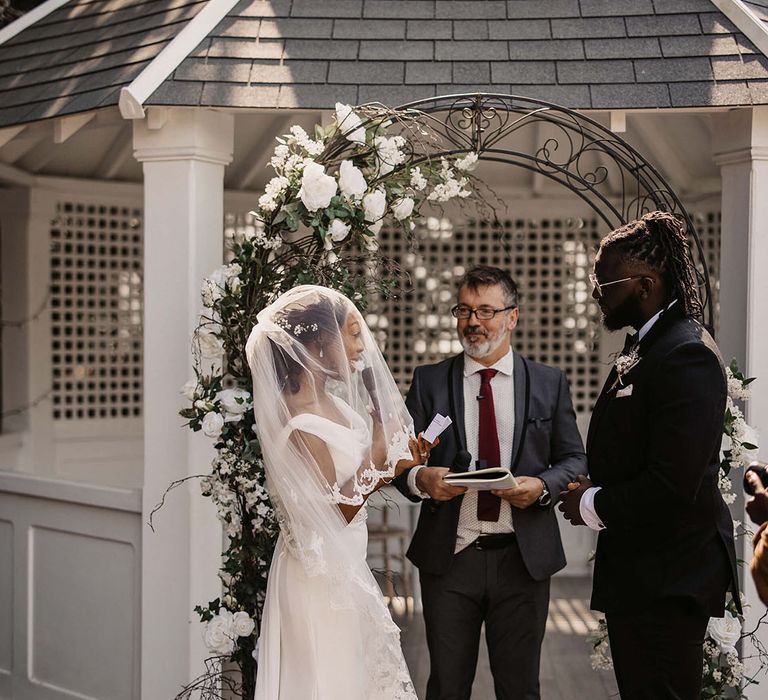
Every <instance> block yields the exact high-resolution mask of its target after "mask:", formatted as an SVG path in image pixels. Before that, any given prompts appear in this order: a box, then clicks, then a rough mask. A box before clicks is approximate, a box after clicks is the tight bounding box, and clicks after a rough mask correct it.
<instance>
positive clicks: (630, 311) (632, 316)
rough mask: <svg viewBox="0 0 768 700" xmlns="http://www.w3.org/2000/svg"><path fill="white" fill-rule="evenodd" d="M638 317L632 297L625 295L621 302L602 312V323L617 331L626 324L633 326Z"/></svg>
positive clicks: (610, 329)
mask: <svg viewBox="0 0 768 700" xmlns="http://www.w3.org/2000/svg"><path fill="white" fill-rule="evenodd" d="M638 317H639V314H638V309H637V303H636V300H635V298H634V297H627V298H626V299H625V300H624V301H623V302H622V303H621V304H619V305H618V306H617V307H616V308H614V309H611V310H610V311H608V312H607V313H606V312H603V313H602V319H601V320H602V322H603V325H604V326H605V327H606V328H607V329H608V330H609V331H619V330H621V329H622V328H626V327H627V326H634V325H635V321H636V319H637V318H638Z"/></svg>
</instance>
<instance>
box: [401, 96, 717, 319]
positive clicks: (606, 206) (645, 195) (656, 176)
mask: <svg viewBox="0 0 768 700" xmlns="http://www.w3.org/2000/svg"><path fill="white" fill-rule="evenodd" d="M394 112H396V113H397V112H400V113H403V114H410V115H414V116H416V115H418V116H419V117H420V118H422V119H424V120H425V121H426V123H427V124H428V125H429V127H430V129H432V130H433V132H435V134H437V136H438V137H439V139H440V142H439V143H435V144H434V150H432V149H431V148H428V147H427V148H425V150H424V152H423V153H414V154H413V158H412V159H411V161H410V164H411V165H417V164H418V163H419V162H424V161H427V160H434V159H438V158H440V157H441V156H455V155H461V154H464V153H469V152H475V153H476V154H477V155H478V157H479V159H480V160H486V161H495V162H500V163H506V164H509V165H515V166H517V167H520V168H523V169H526V170H530V171H532V172H535V173H540V174H541V175H542V176H544V177H547V178H549V179H550V180H553V181H554V182H557V183H558V184H560V185H561V186H563V187H565V188H567V189H568V190H570V191H571V192H573V193H574V194H576V195H577V196H578V197H580V198H581V199H582V200H583V201H584V202H586V203H587V204H588V205H589V206H590V208H591V209H592V210H593V211H594V212H595V214H596V215H597V216H598V218H599V219H601V220H602V221H603V222H604V223H605V224H606V226H607V227H608V228H609V230H613V229H616V228H618V227H619V226H622V225H624V224H626V223H628V222H630V221H632V220H634V219H638V218H640V217H641V216H642V215H643V214H646V213H648V212H650V211H654V210H661V211H666V212H669V213H671V214H674V215H675V216H677V217H678V218H679V219H680V220H681V221H682V222H683V224H684V226H685V230H686V233H687V235H688V238H689V240H690V241H691V243H692V246H691V252H692V257H693V261H694V267H695V269H696V276H697V282H698V293H699V298H700V300H701V303H702V310H703V311H702V315H703V318H702V319H701V320H702V322H703V323H704V324H705V325H706V326H707V327H708V328H709V329H710V330H711V329H712V328H713V327H714V309H713V302H712V288H711V284H710V279H709V272H708V270H707V265H706V257H705V254H704V250H703V247H702V245H701V240H700V239H699V236H698V234H697V232H696V227H695V226H694V224H693V221H692V219H691V216H690V214H689V213H688V211H687V210H686V208H685V207H684V206H683V204H682V202H681V201H680V198H679V197H678V196H677V194H676V193H675V192H674V190H673V189H672V187H670V185H669V183H668V182H667V181H666V180H665V179H664V178H663V177H662V176H661V174H660V173H659V171H658V170H657V169H656V168H655V167H654V166H653V165H651V163H650V162H649V161H648V160H647V159H646V158H645V157H644V156H643V155H641V154H640V153H639V152H638V151H637V150H635V149H634V148H633V147H632V146H631V145H630V144H629V143H627V142H626V141H625V140H624V139H622V138H621V137H620V136H618V135H617V134H615V133H613V132H612V131H610V129H608V128H607V127H605V126H603V125H602V124H599V123H598V122H596V121H595V120H593V119H591V118H590V117H587V116H585V115H584V114H581V113H579V112H576V111H574V110H571V109H567V108H566V107H562V106H560V105H556V104H553V103H551V102H545V101H544V100H537V99H533V98H529V97H521V96H517V95H504V94H493V93H482V92H479V93H467V94H456V95H444V96H441V97H434V98H428V99H423V100H417V101H415V102H409V103H407V104H404V105H401V106H400V107H398V108H397V109H395V110H394ZM537 125H544V126H545V127H546V128H548V129H549V131H550V133H549V134H546V135H545V137H541V138H540V139H539V141H540V142H539V141H536V140H535V141H534V144H535V145H534V147H533V148H532V149H530V151H531V152H523V151H522V150H513V149H509V148H504V147H502V144H501V143H500V142H501V141H502V140H503V139H504V138H505V137H508V136H510V135H511V134H513V133H515V132H518V131H521V130H523V129H527V128H534V129H536V128H537ZM534 134H536V135H537V134H538V132H534ZM588 155H589V156H590V157H591V156H592V155H596V156H597V159H598V163H599V164H598V165H597V166H596V167H595V166H594V165H593V164H590V163H587V162H586V161H587V158H585V156H588ZM609 167H610V168H612V169H613V172H614V176H615V177H616V176H618V177H619V178H620V183H621V188H620V192H618V195H617V193H615V192H610V191H609V189H608V185H609V182H608V175H609V170H608V168H609Z"/></svg>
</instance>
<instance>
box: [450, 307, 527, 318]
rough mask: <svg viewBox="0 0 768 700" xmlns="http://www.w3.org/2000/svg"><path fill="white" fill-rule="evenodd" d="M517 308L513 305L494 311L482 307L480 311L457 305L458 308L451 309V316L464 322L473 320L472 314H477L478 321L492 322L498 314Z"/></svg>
mask: <svg viewBox="0 0 768 700" xmlns="http://www.w3.org/2000/svg"><path fill="white" fill-rule="evenodd" d="M516 308H517V306H514V305H513V306H505V307H504V308H503V309H492V308H491V307H490V306H481V307H480V308H478V309H473V308H472V307H471V306H467V305H466V304H456V306H454V307H453V308H452V309H451V314H452V315H453V317H454V318H460V319H462V320H466V319H468V318H472V314H475V316H476V317H477V320H478V321H490V320H491V319H492V318H493V317H494V316H495V315H496V314H500V313H501V312H502V311H509V310H510V309H516Z"/></svg>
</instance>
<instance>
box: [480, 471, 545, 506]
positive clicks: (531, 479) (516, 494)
mask: <svg viewBox="0 0 768 700" xmlns="http://www.w3.org/2000/svg"><path fill="white" fill-rule="evenodd" d="M515 479H516V480H517V483H518V486H516V487H515V488H512V489H493V490H492V491H491V493H492V494H493V495H494V496H498V497H499V498H503V499H504V500H505V501H508V502H509V503H510V504H511V505H513V506H514V507H515V508H527V507H528V506H530V505H532V504H534V503H535V502H536V501H538V500H539V497H540V496H541V494H543V493H544V484H542V483H541V479H539V478H538V477H535V476H516V477H515Z"/></svg>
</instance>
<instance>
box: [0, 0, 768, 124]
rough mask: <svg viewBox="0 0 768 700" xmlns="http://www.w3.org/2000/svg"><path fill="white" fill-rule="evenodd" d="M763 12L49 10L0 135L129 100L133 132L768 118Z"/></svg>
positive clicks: (175, 2)
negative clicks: (524, 109)
mask: <svg viewBox="0 0 768 700" xmlns="http://www.w3.org/2000/svg"><path fill="white" fill-rule="evenodd" d="M206 5H208V6H209V7H206ZM766 7H768V3H766V2H749V3H747V2H740V1H739V0H712V1H710V0H509V1H506V2H505V1H503V0H469V1H466V0H322V1H318V0H240V2H235V0H229V1H228V0H211V2H209V3H206V2H203V1H201V0H148V1H147V0H67V1H62V0H48V2H46V3H44V4H43V5H42V6H41V7H39V8H37V10H39V11H40V12H39V14H38V15H37V16H32V14H33V13H34V12H36V11H33V13H30V15H28V16H25V17H22V18H21V19H20V20H17V22H16V23H14V24H12V25H10V27H8V28H6V29H5V30H2V31H0V90H2V106H0V127H1V126H13V125H17V124H24V123H28V122H32V121H37V120H40V119H45V118H50V117H57V116H64V115H68V114H75V113H78V112H86V111H91V110H94V109H96V108H99V107H104V106H109V105H115V104H117V103H118V101H119V98H120V92H121V89H122V88H128V90H127V93H128V95H127V97H132V99H133V101H134V103H136V105H137V107H136V108H137V109H138V110H139V112H138V113H134V114H131V115H126V116H141V114H142V112H141V107H142V106H143V105H182V106H210V107H219V108H259V109H274V108H299V109H318V108H327V107H332V106H333V104H334V102H336V101H343V102H349V103H363V102H367V101H372V100H376V101H380V102H384V103H386V104H390V105H396V104H401V103H404V102H407V101H410V100H415V99H419V98H424V97H430V96H433V95H439V94H450V93H457V92H475V91H486V92H500V93H512V94H522V95H526V96H530V97H538V98H541V99H545V100H549V101H552V102H557V103H560V104H563V105H566V106H568V107H571V108H577V109H646V108H674V107H679V108H692V107H712V106H740V105H747V106H748V105H752V104H768V58H767V57H766V53H768V9H766ZM204 8H205V12H201V10H203V9H204ZM726 14H727V15H728V16H726ZM728 17H731V19H729V18H728ZM732 20H733V21H732ZM19 23H22V24H23V26H21V27H20V26H19ZM185 28H186V29H185ZM19 29H20V31H19ZM182 30H185V31H182ZM748 37H749V38H748ZM172 39H174V41H173V42H172V41H171V40H172ZM135 86H138V87H137V90H136V91H133V88H134V87H135ZM139 88H141V89H139ZM142 90H143V91H144V93H145V94H141V92H142ZM134 92H135V93H136V94H134ZM137 95H138V96H137ZM124 114H125V111H124Z"/></svg>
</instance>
